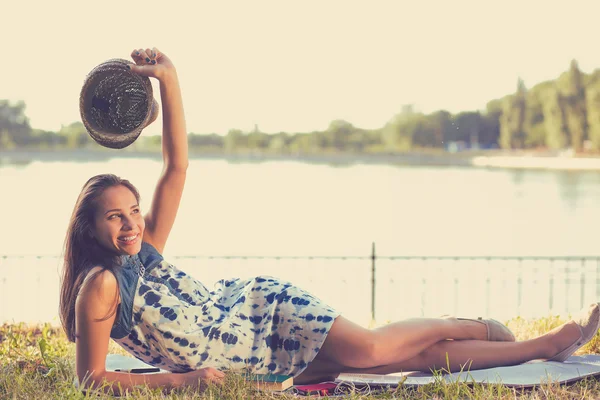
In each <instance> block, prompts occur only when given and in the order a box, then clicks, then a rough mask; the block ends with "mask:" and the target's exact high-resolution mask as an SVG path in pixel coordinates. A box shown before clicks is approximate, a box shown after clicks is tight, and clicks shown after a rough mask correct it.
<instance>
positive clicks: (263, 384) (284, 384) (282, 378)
mask: <svg viewBox="0 0 600 400" xmlns="http://www.w3.org/2000/svg"><path fill="white" fill-rule="evenodd" d="M242 376H243V377H244V379H245V380H246V381H250V382H253V383H254V384H255V387H256V388H257V389H259V390H271V391H282V390H285V389H287V388H289V387H291V386H292V385H293V384H294V378H293V377H291V376H289V375H274V374H253V373H250V372H244V373H243V374H242Z"/></svg>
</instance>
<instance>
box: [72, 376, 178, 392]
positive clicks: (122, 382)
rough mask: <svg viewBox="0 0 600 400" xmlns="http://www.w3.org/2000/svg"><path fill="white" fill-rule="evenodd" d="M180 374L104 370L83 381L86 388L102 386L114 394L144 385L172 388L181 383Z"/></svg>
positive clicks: (152, 387)
mask: <svg viewBox="0 0 600 400" xmlns="http://www.w3.org/2000/svg"><path fill="white" fill-rule="evenodd" d="M180 378H181V376H180V374H172V373H164V374H130V373H127V372H112V371H105V372H104V373H102V374H98V375H95V376H91V377H90V378H89V379H87V381H85V382H83V384H84V387H83V388H82V389H84V390H86V389H89V388H92V387H93V388H98V389H100V388H103V389H104V391H106V392H110V393H112V394H114V395H121V394H123V393H124V392H125V391H131V390H132V389H133V388H134V387H135V386H138V385H146V386H147V387H148V388H150V389H156V388H163V389H167V390H171V389H174V388H176V387H179V386H181V385H182V382H183V381H182V379H180Z"/></svg>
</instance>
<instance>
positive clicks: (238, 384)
mask: <svg viewBox="0 0 600 400" xmlns="http://www.w3.org/2000/svg"><path fill="white" fill-rule="evenodd" d="M564 322H565V321H564V320H561V319H560V318H557V317H548V318H540V319H536V320H525V319H523V318H515V319H512V320H510V321H508V322H507V325H508V326H509V327H510V328H511V329H512V330H513V332H514V333H515V335H516V336H517V340H526V339H530V338H533V337H536V336H538V335H540V334H543V333H546V332H548V331H549V330H551V329H552V328H554V327H556V326H559V325H561V324H562V323H564ZM109 351H110V352H111V353H116V354H124V355H127V353H126V352H124V351H123V349H121V348H120V347H119V346H118V345H116V344H115V343H112V342H111V343H110V347H109ZM579 353H582V354H589V353H596V354H600V336H598V335H596V337H595V338H594V339H593V340H592V341H591V342H590V343H588V344H587V345H586V346H584V347H583V348H582V349H581V350H580V352H579ZM74 364H75V346H74V345H73V344H72V343H69V342H68V341H67V339H66V336H65V335H64V333H63V332H62V330H61V329H59V328H55V327H51V326H50V325H43V326H26V325H23V324H20V325H14V324H13V325H8V324H5V325H2V326H0V399H84V398H94V399H102V398H112V396H110V395H107V394H102V393H101V394H98V393H91V392H90V393H87V394H83V393H82V392H80V391H79V390H78V389H76V388H75V387H74V385H73V381H74V379H75V368H74V367H75V365H74ZM465 373H466V372H465ZM437 376H441V375H437ZM340 389H342V390H344V392H345V393H347V394H348V398H350V399H514V398H517V397H518V398H523V399H587V398H600V383H599V382H598V381H597V380H595V379H587V380H583V381H580V382H577V383H576V384H573V385H569V386H565V385H562V386H561V385H559V384H557V383H555V382H549V383H544V384H543V385H541V386H539V387H537V388H535V389H532V390H520V389H510V388H507V387H504V386H502V385H478V384H466V383H446V382H444V381H443V380H442V379H441V378H440V379H436V382H435V383H432V384H429V385H424V386H420V387H418V388H408V387H406V386H402V385H400V386H399V387H398V388H396V389H389V390H388V391H386V392H379V393H373V392H369V391H368V390H367V389H360V388H353V387H351V386H344V387H343V388H340ZM122 397H123V398H127V399H252V398H261V399H293V398H295V399H297V398H302V397H296V396H292V395H284V394H275V393H268V392H267V393H261V392H258V391H257V390H256V389H255V388H254V387H253V386H252V384H250V383H248V382H247V381H245V380H244V379H243V378H242V377H241V375H239V374H235V373H230V374H228V375H227V378H226V382H225V384H224V385H222V386H208V388H206V390H204V391H203V392H199V391H198V390H193V389H191V388H181V389H177V390H173V391H172V392H170V393H166V392H163V391H161V390H160V389H154V390H153V389H149V388H147V387H144V386H140V387H137V388H135V389H134V390H132V391H131V392H130V393H127V394H126V395H124V396H122Z"/></svg>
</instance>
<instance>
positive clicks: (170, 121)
mask: <svg viewBox="0 0 600 400" xmlns="http://www.w3.org/2000/svg"><path fill="white" fill-rule="evenodd" d="M159 82H160V97H161V101H162V110H163V134H162V152H163V160H164V162H165V167H166V168H173V169H181V170H186V169H187V166H188V142H187V130H186V126H185V115H184V112H183V100H182V97H181V89H180V87H179V79H178V77H177V71H176V70H175V68H173V69H170V70H169V71H168V72H167V73H166V74H165V75H164V76H162V77H161V78H160V79H159Z"/></svg>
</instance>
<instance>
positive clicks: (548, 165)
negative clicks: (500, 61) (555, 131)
mask: <svg viewBox="0 0 600 400" xmlns="http://www.w3.org/2000/svg"><path fill="white" fill-rule="evenodd" d="M111 158H146V159H155V160H160V159H161V158H162V155H161V154H160V153H159V152H144V151H129V150H89V149H78V150H39V151H37V150H11V151H6V150H0V166H2V165H10V164H21V165H23V164H28V163H30V162H33V161H43V162H61V161H71V162H87V161H90V160H94V161H99V160H108V159H111ZM190 159H192V160H193V159H206V160H226V161H228V162H237V163H255V162H268V161H294V162H305V163H312V164H327V165H354V164H384V165H397V166H447V167H475V168H509V169H537V170H575V171H600V156H594V157H592V156H584V157H582V156H577V157H574V156H569V155H561V154H560V153H558V152H536V151H532V152H525V151H518V152H506V151H501V150H486V151H464V152H460V153H444V152H430V153H425V152H412V153H399V154H343V153H338V154H296V155H293V154H292V155H290V154H259V153H244V154H221V153H193V152H191V153H190Z"/></svg>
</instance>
